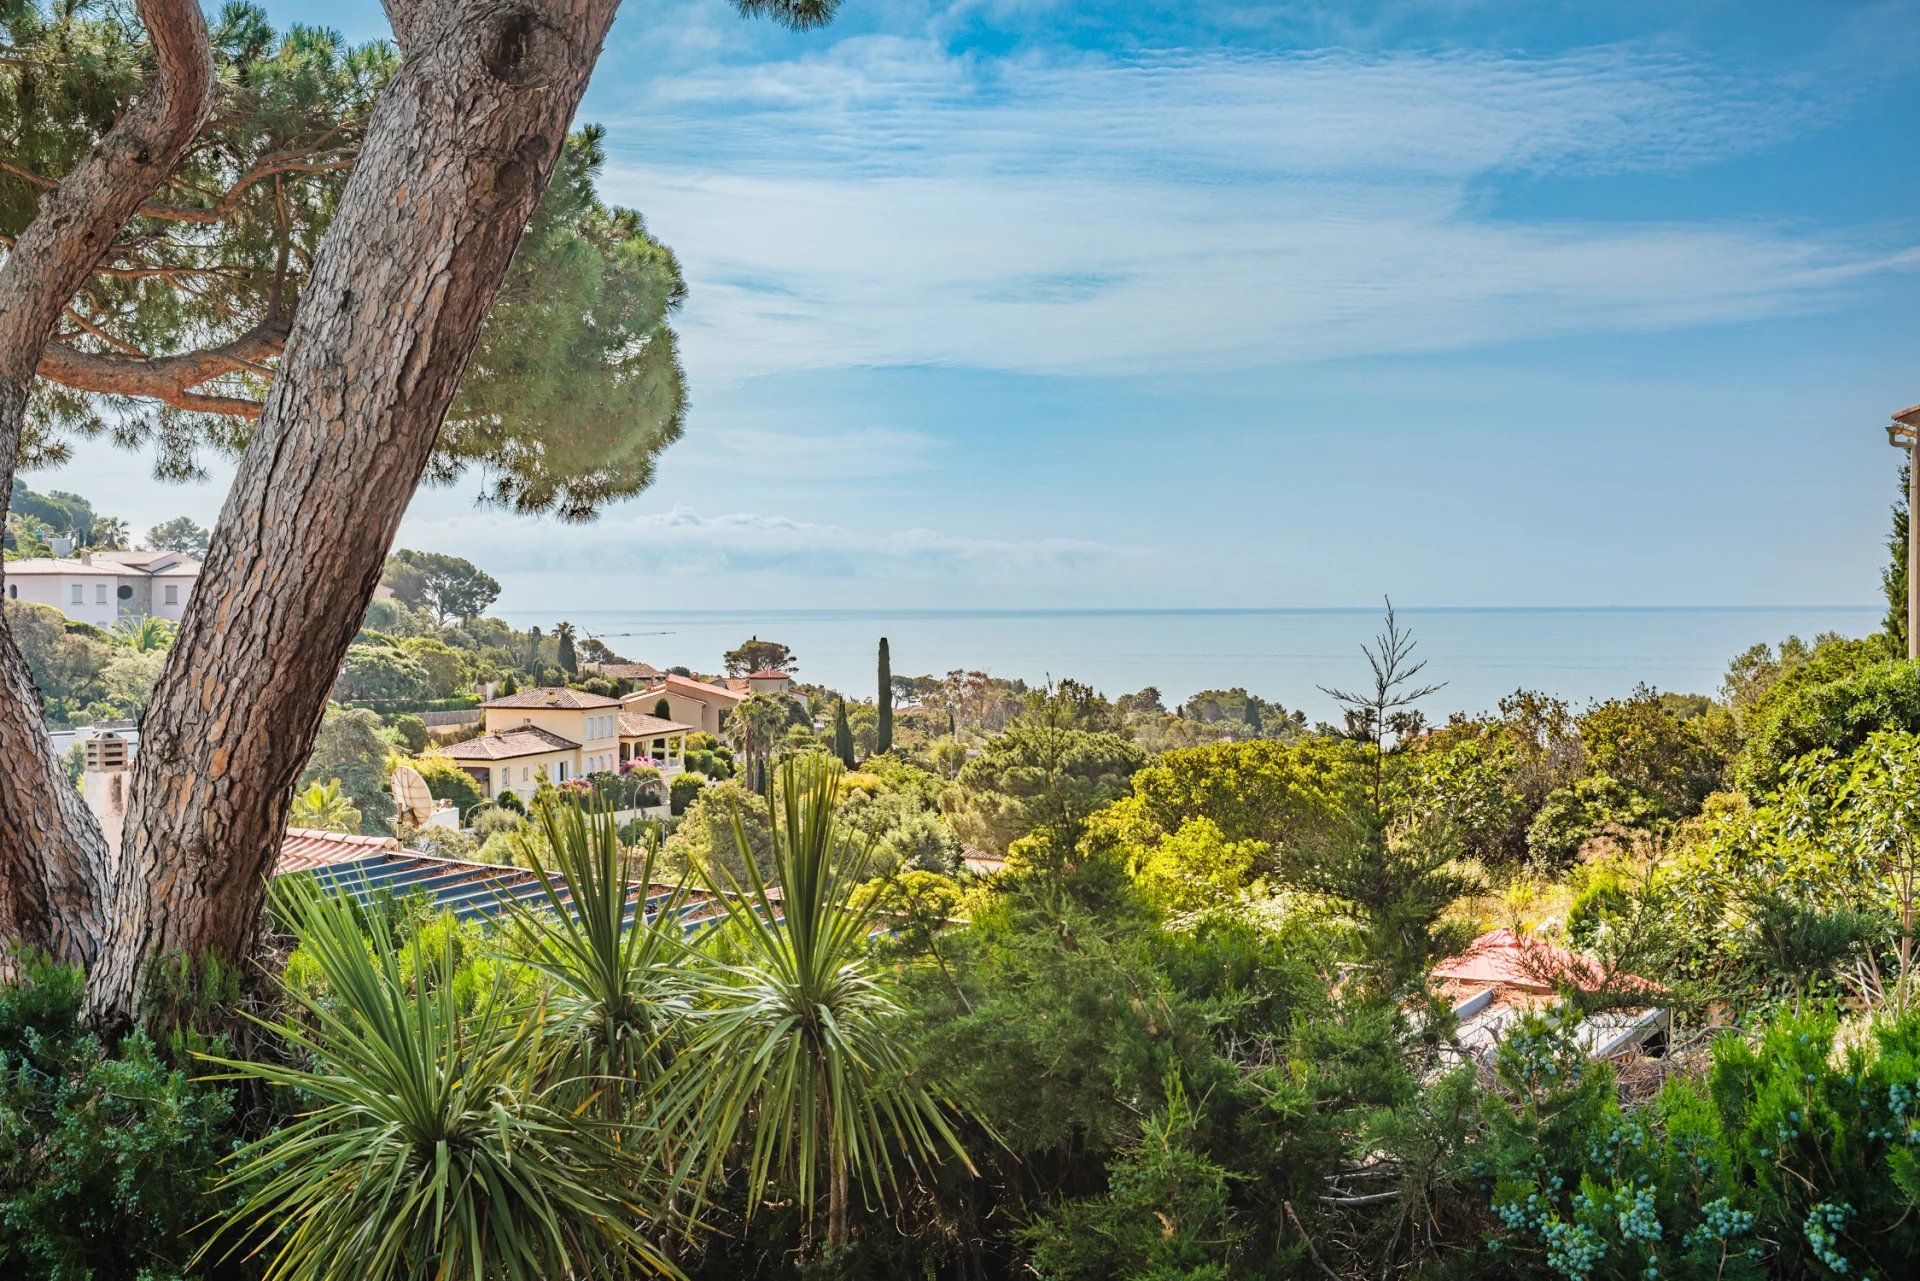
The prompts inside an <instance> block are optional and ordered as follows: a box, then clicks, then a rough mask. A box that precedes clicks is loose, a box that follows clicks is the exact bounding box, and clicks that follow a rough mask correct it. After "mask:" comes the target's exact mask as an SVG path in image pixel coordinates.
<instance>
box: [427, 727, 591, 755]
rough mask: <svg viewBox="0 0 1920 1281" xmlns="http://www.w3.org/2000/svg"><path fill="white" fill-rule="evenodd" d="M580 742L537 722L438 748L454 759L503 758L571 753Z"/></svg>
mask: <svg viewBox="0 0 1920 1281" xmlns="http://www.w3.org/2000/svg"><path fill="white" fill-rule="evenodd" d="M579 746H580V744H578V743H576V742H574V741H573V740H572V739H570V738H562V737H561V736H560V735H558V734H555V733H553V732H552V731H551V730H544V729H541V728H540V727H539V726H538V725H516V726H515V727H514V728H512V729H503V730H495V731H493V732H492V733H489V734H482V735H481V736H480V737H479V738H469V739H467V740H465V741H464V742H459V743H450V744H448V745H447V746H445V747H443V748H441V749H440V750H441V751H442V752H444V753H445V754H446V755H447V757H448V758H449V759H452V760H456V761H504V760H510V759H512V758H513V757H516V756H538V755H540V754H541V753H543V752H570V751H572V750H574V749H575V748H577V747H579Z"/></svg>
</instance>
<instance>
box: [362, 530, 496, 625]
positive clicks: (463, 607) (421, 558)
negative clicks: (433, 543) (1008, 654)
mask: <svg viewBox="0 0 1920 1281" xmlns="http://www.w3.org/2000/svg"><path fill="white" fill-rule="evenodd" d="M380 581H381V583H382V584H384V585H385V586H387V587H389V588H391V589H392V590H393V594H394V595H395V596H398V597H399V598H400V601H401V603H402V604H404V605H406V606H407V607H408V608H409V609H424V610H427V611H428V612H430V613H431V614H432V615H433V618H434V621H435V622H437V623H439V624H441V625H442V626H445V625H446V624H447V623H448V622H449V621H451V620H453V619H456V618H458V619H463V620H471V619H475V618H478V617H479V616H480V615H481V614H483V613H485V612H486V610H487V606H489V605H491V604H493V602H494V601H495V600H497V599H498V598H499V596H500V584H499V582H498V581H497V580H495V578H494V577H493V575H491V574H489V573H487V572H486V571H485V570H483V569H481V568H480V567H479V566H478V565H476V564H474V563H473V562H472V561H470V560H465V559H463V558H461V557H459V556H447V555H444V554H442V553H440V552H417V551H411V550H409V549H407V548H405V547H402V548H400V549H398V550H396V551H395V552H393V553H392V554H391V555H389V556H388V557H387V566H386V568H385V569H384V570H383V571H382V572H381V575H380Z"/></svg>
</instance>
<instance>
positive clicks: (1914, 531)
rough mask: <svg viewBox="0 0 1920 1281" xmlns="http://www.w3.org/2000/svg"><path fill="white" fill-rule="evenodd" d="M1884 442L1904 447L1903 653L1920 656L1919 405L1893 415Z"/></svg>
mask: <svg viewBox="0 0 1920 1281" xmlns="http://www.w3.org/2000/svg"><path fill="white" fill-rule="evenodd" d="M1887 443H1888V444H1889V445H1892V446H1893V447H1894V448H1895V449H1904V450H1906V451H1907V657H1908V658H1914V659H1920V405H1913V406H1910V407H1908V408H1906V409H1903V410H1901V411H1900V412H1899V413H1897V414H1895V415H1894V416H1893V420H1892V421H1891V422H1889V423H1888V424H1887Z"/></svg>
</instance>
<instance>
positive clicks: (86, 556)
mask: <svg viewBox="0 0 1920 1281" xmlns="http://www.w3.org/2000/svg"><path fill="white" fill-rule="evenodd" d="M80 563H81V564H82V565H91V564H93V549H92V548H90V547H82V548H81V549H80Z"/></svg>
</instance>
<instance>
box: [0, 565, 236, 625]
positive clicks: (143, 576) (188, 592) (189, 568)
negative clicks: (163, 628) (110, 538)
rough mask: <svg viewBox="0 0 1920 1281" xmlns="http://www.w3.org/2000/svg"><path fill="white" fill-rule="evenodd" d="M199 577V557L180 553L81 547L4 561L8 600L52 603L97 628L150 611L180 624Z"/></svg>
mask: <svg viewBox="0 0 1920 1281" xmlns="http://www.w3.org/2000/svg"><path fill="white" fill-rule="evenodd" d="M199 576H200V564H199V562H198V561H195V560H193V559H192V558H191V557H188V556H183V555H181V554H180V553H179V552H116V551H102V552H89V551H82V552H80V553H79V554H78V555H77V556H75V557H73V558H67V557H44V556H43V557H35V558H32V559H27V560H10V561H7V562H6V563H5V564H4V565H0V583H4V584H5V586H4V595H5V597H6V599H8V600H18V601H25V602H27V603H29V604H33V605H51V606H52V607H53V608H55V609H57V610H59V611H60V612H61V613H63V614H65V615H66V616H67V617H68V618H71V619H72V620H74V621H75V622H77V623H91V624H93V625H94V626H95V627H112V626H113V625H114V624H115V623H118V622H120V621H121V620H123V619H139V618H145V617H148V616H149V615H151V616H152V617H155V618H164V619H166V620H167V621H169V622H174V623H177V622H179V621H180V620H181V618H182V617H184V616H185V615H186V612H187V600H188V599H189V597H191V596H192V594H193V587H194V584H195V582H197V581H198V579H199Z"/></svg>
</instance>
